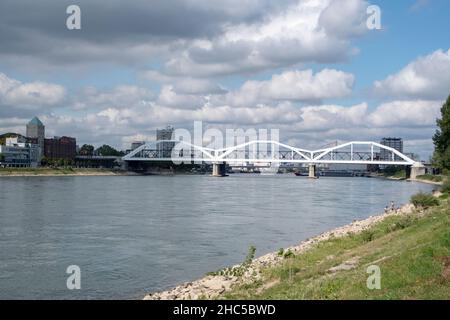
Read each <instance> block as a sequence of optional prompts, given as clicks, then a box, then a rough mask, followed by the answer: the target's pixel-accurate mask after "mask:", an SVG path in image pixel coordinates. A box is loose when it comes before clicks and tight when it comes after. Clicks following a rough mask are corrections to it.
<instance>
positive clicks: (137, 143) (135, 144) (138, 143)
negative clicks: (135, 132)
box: [131, 141, 145, 151]
mask: <svg viewBox="0 0 450 320" xmlns="http://www.w3.org/2000/svg"><path fill="white" fill-rule="evenodd" d="M144 144H145V142H144V141H134V142H132V143H131V151H133V150H136V149H137V148H139V147H140V146H143V145H144Z"/></svg>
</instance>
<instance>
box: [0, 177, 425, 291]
mask: <svg viewBox="0 0 450 320" xmlns="http://www.w3.org/2000/svg"><path fill="white" fill-rule="evenodd" d="M433 188H434V187H433V186H430V185H426V184H421V183H414V182H406V181H389V180H382V179H369V178H320V179H318V180H314V181H312V180H308V179H306V178H304V177H295V176H294V175H275V176H264V175H241V174H235V175H231V176H230V177H227V178H214V177H210V176H189V175H186V176H183V175H177V176H113V177H0V190H1V191H0V299H7V298H10V299H25V298H29V299H53V298H57V299H115V298H120V299H136V298H137V299H140V298H142V297H143V296H144V294H145V293H147V292H151V291H159V290H162V289H167V288H169V287H172V286H175V285H177V284H179V283H181V282H185V281H189V280H194V279H197V278H200V277H202V276H204V275H205V273H207V272H209V271H215V270H217V269H220V268H222V267H225V266H229V265H233V264H236V263H239V262H241V261H242V260H243V259H244V258H245V255H246V253H247V250H248V247H249V246H250V245H254V246H256V248H257V256H260V255H262V254H265V253H267V252H271V251H276V250H277V249H278V248H281V247H287V246H290V245H294V244H297V243H298V242H299V241H301V240H305V239H306V238H308V237H311V236H314V235H318V234H320V233H322V232H324V231H327V230H329V229H332V228H335V227H338V226H341V225H345V224H348V223H350V222H352V221H353V220H355V219H363V218H367V217H368V216H370V215H374V214H378V213H381V212H382V211H383V209H384V207H385V206H386V205H387V204H388V203H389V202H390V201H391V200H392V201H395V203H396V204H397V205H400V204H402V203H406V202H408V200H409V198H410V196H411V195H412V194H414V193H416V192H418V191H431V190H432V189H433ZM70 265H77V266H79V268H80V270H81V289H80V290H69V289H67V286H66V280H67V277H69V275H68V274H66V269H67V267H68V266H70Z"/></svg>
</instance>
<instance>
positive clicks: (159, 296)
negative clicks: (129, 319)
mask: <svg viewBox="0 0 450 320" xmlns="http://www.w3.org/2000/svg"><path fill="white" fill-rule="evenodd" d="M413 209H414V206H413V205H412V204H407V205H405V206H403V207H401V208H400V209H399V210H397V211H392V212H388V213H384V214H382V215H377V216H371V217H369V218H367V219H364V220H360V221H354V222H353V223H351V224H349V225H346V226H343V227H339V228H337V229H334V230H331V231H328V232H325V233H323V234H321V235H319V236H317V237H314V238H311V239H308V240H305V241H303V242H301V243H300V244H298V245H296V246H293V247H290V248H287V249H286V250H290V251H292V252H293V253H294V254H299V253H303V252H305V251H307V250H309V249H310V248H312V247H313V246H314V245H315V244H317V243H318V242H321V241H326V240H328V239H330V238H331V237H334V238H339V237H344V236H346V235H349V234H355V233H360V232H362V231H364V230H365V229H367V228H369V227H371V226H372V225H374V224H376V223H378V222H381V221H383V220H384V219H386V218H387V217H390V216H393V215H404V214H409V213H411V212H412V211H413ZM283 260H284V259H283V257H280V256H279V255H278V253H277V252H272V253H268V254H266V255H264V256H262V257H259V258H257V259H254V260H253V261H252V263H251V264H250V266H249V267H248V268H247V270H246V271H245V273H244V274H243V275H242V276H241V277H235V276H223V275H217V276H216V275H214V276H212V275H209V276H206V277H204V278H202V279H199V280H196V281H193V282H186V283H184V284H182V285H179V286H177V287H175V288H173V289H170V290H167V291H162V292H156V293H150V294H147V295H146V296H145V297H144V300H196V299H213V298H217V297H219V296H220V295H221V294H223V293H225V292H227V291H229V290H230V289H231V288H232V287H233V286H234V285H236V284H242V283H249V282H252V281H255V280H257V279H259V278H260V277H261V271H262V269H264V268H267V267H271V266H274V265H276V264H278V263H281V262H282V261H283Z"/></svg>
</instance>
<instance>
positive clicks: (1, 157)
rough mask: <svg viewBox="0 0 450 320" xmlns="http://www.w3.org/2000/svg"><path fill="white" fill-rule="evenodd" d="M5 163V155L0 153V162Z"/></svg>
mask: <svg viewBox="0 0 450 320" xmlns="http://www.w3.org/2000/svg"><path fill="white" fill-rule="evenodd" d="M3 161H5V155H4V154H3V153H0V162H3Z"/></svg>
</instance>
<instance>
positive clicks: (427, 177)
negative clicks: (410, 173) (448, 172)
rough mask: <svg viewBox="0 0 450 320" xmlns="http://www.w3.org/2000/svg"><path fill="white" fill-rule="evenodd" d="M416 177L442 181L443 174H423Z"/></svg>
mask: <svg viewBox="0 0 450 320" xmlns="http://www.w3.org/2000/svg"><path fill="white" fill-rule="evenodd" d="M417 179H419V180H426V181H432V182H442V181H444V177H443V176H435V175H432V174H424V175H421V176H417Z"/></svg>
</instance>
